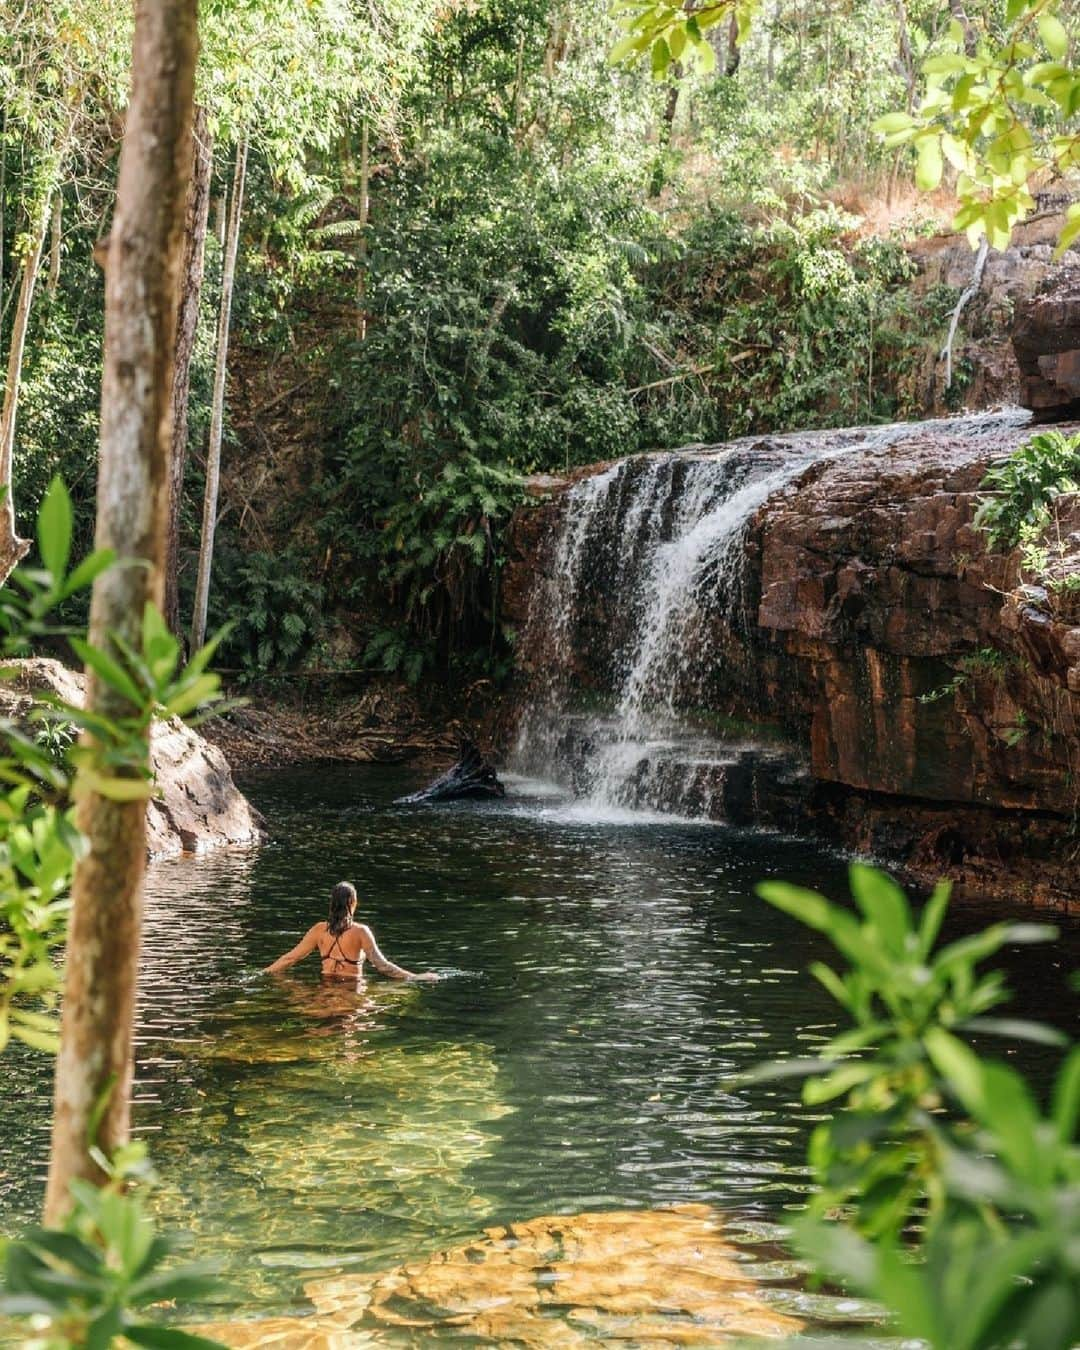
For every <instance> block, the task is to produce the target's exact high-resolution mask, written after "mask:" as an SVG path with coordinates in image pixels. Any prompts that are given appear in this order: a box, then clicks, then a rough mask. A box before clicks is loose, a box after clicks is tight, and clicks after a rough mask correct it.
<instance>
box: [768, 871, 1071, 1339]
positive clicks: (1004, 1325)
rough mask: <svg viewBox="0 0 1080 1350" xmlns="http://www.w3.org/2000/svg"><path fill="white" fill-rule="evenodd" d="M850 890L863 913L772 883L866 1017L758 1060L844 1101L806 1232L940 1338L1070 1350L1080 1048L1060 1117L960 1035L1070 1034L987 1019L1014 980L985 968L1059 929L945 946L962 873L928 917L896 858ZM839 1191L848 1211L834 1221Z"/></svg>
mask: <svg viewBox="0 0 1080 1350" xmlns="http://www.w3.org/2000/svg"><path fill="white" fill-rule="evenodd" d="M851 888H852V894H853V896H854V899H855V903H856V907H857V910H858V915H855V914H852V913H851V912H850V911H849V910H847V909H845V908H842V907H841V906H838V905H835V904H832V903H831V902H829V901H828V900H826V899H825V898H824V897H823V896H820V895H818V894H816V893H815V892H812V891H806V890H802V889H800V888H798V887H794V886H789V885H786V884H783V883H778V882H768V883H763V884H762V885H760V886H759V887H758V893H759V894H760V895H761V896H762V897H763V898H764V899H766V900H768V901H769V902H770V903H771V904H773V905H775V906H777V908H779V909H782V910H783V911H784V912H786V913H788V914H791V915H792V916H793V917H795V918H797V919H799V920H800V921H801V922H803V923H805V924H807V925H808V926H809V927H811V928H814V929H815V930H817V931H819V932H821V933H824V934H825V935H826V936H827V937H828V938H829V939H830V940H831V941H832V943H833V944H834V946H836V948H837V949H838V951H839V952H840V953H841V955H842V956H843V957H845V958H846V961H847V963H848V966H847V969H846V970H843V971H841V972H837V971H835V970H833V969H831V968H830V967H828V966H825V965H823V964H817V965H815V966H814V967H812V968H811V969H812V972H813V973H814V975H815V976H816V977H817V978H818V979H819V980H820V982H821V983H822V984H823V985H824V986H825V988H826V989H827V990H828V991H829V993H830V994H831V995H832V996H833V998H834V999H835V1000H836V1001H837V1003H838V1004H839V1005H840V1006H841V1007H842V1008H843V1010H844V1012H845V1013H846V1014H847V1015H848V1017H849V1018H850V1019H851V1022H852V1024H853V1025H852V1027H851V1029H850V1030H847V1031H843V1032H841V1033H840V1034H839V1035H838V1036H836V1037H834V1038H833V1039H832V1041H831V1042H830V1043H829V1044H828V1045H827V1046H826V1047H825V1050H824V1054H823V1056H822V1058H821V1059H820V1060H816V1061H809V1062H808V1061H796V1062H788V1063H785V1062H780V1063H778V1064H775V1065H771V1066H767V1067H766V1068H765V1069H763V1070H762V1071H759V1076H761V1077H776V1076H782V1075H785V1074H800V1075H805V1076H807V1082H806V1085H805V1087H804V1091H803V1097H804V1100H805V1101H806V1102H807V1103H808V1104H809V1105H813V1106H821V1105H823V1104H825V1103H828V1102H835V1101H839V1102H840V1103H841V1104H840V1107H839V1109H838V1110H837V1111H836V1114H835V1115H834V1116H833V1117H832V1118H831V1119H829V1120H827V1121H824V1122H823V1123H821V1124H819V1125H818V1126H817V1127H816V1129H815V1131H814V1134H813V1136H812V1139H811V1143H810V1153H809V1157H810V1162H811V1165H812V1167H813V1169H814V1173H815V1176H816V1179H817V1180H818V1182H819V1183H820V1186H821V1190H820V1192H819V1194H818V1195H817V1196H815V1198H814V1201H813V1203H812V1205H811V1212H810V1214H809V1215H808V1216H807V1217H806V1218H805V1219H803V1220H802V1221H800V1222H799V1223H798V1224H797V1225H796V1234H797V1239H798V1241H799V1244H800V1246H801V1248H802V1250H803V1251H804V1252H805V1253H806V1255H807V1256H808V1257H809V1259H810V1260H811V1261H812V1262H813V1263H814V1264H815V1265H816V1266H817V1267H818V1269H820V1270H821V1271H823V1272H826V1273H828V1274H829V1275H831V1276H834V1277H840V1278H843V1279H844V1280H847V1281H850V1282H851V1283H852V1284H853V1285H855V1286H856V1287H857V1288H858V1289H859V1290H860V1291H862V1292H864V1293H867V1294H869V1295H871V1296H873V1297H875V1298H878V1299H880V1300H881V1301H882V1302H883V1303H885V1304H886V1305H887V1306H888V1307H889V1308H890V1310H891V1311H892V1312H893V1314H894V1315H895V1317H896V1320H897V1322H898V1324H899V1327H900V1329H901V1331H902V1332H904V1333H905V1334H907V1335H911V1336H918V1337H921V1338H923V1339H925V1340H926V1342H927V1343H928V1344H929V1345H930V1346H931V1347H933V1348H934V1350H1004V1347H1006V1346H1010V1345H1024V1346H1028V1347H1035V1346H1038V1347H1039V1350H1069V1347H1071V1346H1072V1345H1073V1344H1074V1343H1075V1340H1076V1337H1077V1335H1078V1334H1080V1298H1078V1297H1077V1289H1078V1288H1080V1242H1078V1238H1080V1228H1078V1226H1077V1224H1078V1219H1080V1149H1078V1147H1077V1142H1076V1137H1077V1124H1078V1117H1080V1047H1074V1048H1073V1049H1072V1050H1071V1052H1070V1053H1069V1054H1068V1056H1067V1058H1066V1059H1065V1062H1064V1064H1063V1067H1062V1069H1061V1071H1060V1073H1059V1076H1058V1081H1057V1086H1056V1088H1055V1091H1054V1094H1053V1101H1052V1104H1051V1108H1050V1112H1049V1114H1048V1115H1044V1114H1043V1113H1042V1112H1041V1111H1040V1109H1039V1107H1038V1106H1037V1104H1036V1103H1035V1101H1034V1099H1033V1098H1032V1095H1031V1093H1030V1090H1029V1089H1028V1087H1027V1085H1026V1084H1025V1082H1024V1080H1023V1079H1022V1078H1021V1076H1020V1075H1019V1074H1018V1073H1016V1071H1015V1070H1014V1069H1012V1068H1011V1067H1009V1066H1008V1065H1006V1064H1004V1063H1001V1062H998V1061H995V1060H984V1059H982V1058H980V1057H979V1056H977V1055H976V1054H975V1053H974V1052H973V1051H972V1050H971V1049H970V1048H969V1047H968V1046H967V1045H966V1044H965V1042H964V1040H962V1039H961V1034H960V1033H969V1034H970V1033H979V1034H992V1035H1001V1036H1006V1037H1011V1038H1026V1039H1029V1040H1032V1041H1036V1042H1039V1043H1043V1044H1050V1045H1062V1044H1067V1042H1066V1041H1065V1038H1064V1037H1062V1036H1061V1035H1060V1034H1059V1033H1057V1032H1056V1031H1053V1030H1052V1029H1050V1028H1048V1027H1044V1026H1042V1025H1040V1024H1036V1023H1028V1022H1024V1021H1019V1020H1016V1019H1007V1018H998V1017H988V1016H987V1015H986V1014H987V1013H988V1012H989V1011H990V1010H992V1009H993V1008H994V1007H996V1006H997V1005H999V1004H1000V1003H1002V1002H1003V1001H1004V1000H1005V998H1006V997H1007V995H1006V991H1005V988H1004V981H1003V979H1002V977H1001V975H1000V974H999V973H998V972H990V973H988V974H980V973H979V971H978V966H979V965H980V964H981V963H982V962H983V961H985V960H986V959H988V958H989V957H991V956H992V955H993V954H994V953H995V952H997V951H998V950H1000V948H1001V947H1002V946H1004V945H1005V944H1007V943H1012V942H1042V941H1046V940H1048V939H1050V938H1052V937H1054V936H1055V935H1056V933H1055V930H1054V929H1053V928H1050V927H1048V926H1046V925H1042V924H1008V923H999V924H995V925H993V926H992V927H990V928H987V929H985V930H984V931H982V932H980V933H975V934H972V935H970V936H968V937H965V938H961V939H959V940H958V941H955V942H950V943H947V944H945V945H944V946H940V945H938V935H939V932H940V929H941V924H942V921H943V919H944V917H945V912H946V908H947V905H948V899H949V888H948V885H947V884H946V883H942V884H940V885H939V886H938V887H937V888H936V889H935V891H934V893H933V895H932V896H931V898H930V900H929V901H928V902H927V904H926V906H925V908H924V909H923V912H922V914H921V916H920V918H919V919H918V920H917V921H916V919H915V918H914V916H913V914H912V911H911V907H910V905H909V902H908V900H907V897H906V896H905V895H904V893H903V891H902V890H901V889H900V888H899V887H898V886H897V885H896V884H895V882H893V881H892V880H891V879H890V878H888V877H887V876H885V875H884V874H883V873H881V872H878V871H876V870H875V869H873V868H870V867H867V866H864V865H861V864H855V865H853V866H852V868H851ZM943 1108H947V1109H948V1114H946V1113H945V1112H944V1111H943ZM836 1205H840V1206H842V1208H841V1209H840V1210H839V1211H838V1213H839V1215H840V1218H839V1220H834V1221H832V1222H828V1223H826V1222H823V1220H822V1216H823V1215H824V1214H825V1213H826V1212H828V1211H830V1210H832V1209H833V1207H835V1206H836Z"/></svg>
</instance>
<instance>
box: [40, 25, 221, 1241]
mask: <svg viewBox="0 0 1080 1350" xmlns="http://www.w3.org/2000/svg"><path fill="white" fill-rule="evenodd" d="M197 27H198V21H197V0H138V3H137V4H136V7H135V37H134V47H133V53H132V94H131V102H130V105H129V108H128V114H127V128H126V131H125V135H124V143H123V149H122V151H121V156H120V172H119V180H118V184H117V193H116V211H115V215H114V217H113V225H112V231H111V234H110V239H109V247H108V255H107V263H106V269H105V360H104V373H103V377H102V386H101V454H100V459H99V464H98V494H97V503H98V505H97V534H96V543H97V546H98V547H99V548H113V549H115V550H116V552H117V554H118V556H119V558H120V559H121V561H122V562H126V563H127V565H126V566H118V567H112V568H110V569H109V570H108V571H106V572H104V573H103V574H102V575H101V576H100V577H98V579H97V581H96V582H95V583H94V591H93V598H92V601H91V606H90V637H91V641H93V642H94V643H95V644H96V645H98V646H107V645H108V644H109V643H110V640H111V638H110V635H111V634H112V633H119V634H122V635H123V636H124V637H125V638H126V639H127V640H128V641H129V642H131V643H132V644H134V645H135V646H136V647H138V646H140V645H141V644H140V639H139V630H140V624H141V620H142V614H143V609H144V606H145V605H146V603H147V602H148V601H152V602H154V603H155V604H160V602H161V594H162V564H163V561H164V554H165V525H166V513H167V509H168V485H169V454H170V444H171V438H172V417H171V415H170V414H171V400H172V381H173V356H174V346H175V342H176V308H177V297H178V287H179V272H180V257H181V252H182V246H183V227H184V208H185V199H186V194H187V183H188V176H189V174H190V170H191V142H190V135H191V114H192V103H193V97H194V76H195V55H196V50H197V46H198V37H197ZM87 706H88V707H90V708H92V709H94V710H95V711H96V712H99V713H103V714H105V715H107V716H110V717H114V718H115V717H117V716H123V715H124V714H125V713H129V712H130V711H131V709H130V705H129V704H127V702H126V701H125V700H124V699H123V698H122V696H120V695H118V694H117V693H116V692H115V691H113V690H111V689H109V688H108V687H106V686H104V685H103V684H102V683H101V682H100V681H98V680H97V679H96V678H95V677H94V676H93V675H92V674H91V676H90V678H89V682H88V688H87ZM77 821H78V825H79V828H80V829H81V830H82V831H83V833H84V834H85V835H86V838H87V840H88V845H89V848H88V852H87V856H86V857H85V858H84V859H83V860H82V861H81V862H80V863H79V864H78V866H77V867H76V870H75V881H74V886H73V894H72V900H73V906H72V915H71V927H70V932H69V936H68V946H67V970H66V976H65V983H64V1002H63V1015H62V1021H61V1029H60V1053H59V1055H58V1057H57V1061H56V1086H55V1103H54V1115H53V1130H52V1150H51V1154H50V1159H49V1181H48V1188H47V1192H46V1198H45V1220H46V1222H47V1223H50V1224H56V1223H59V1222H61V1221H62V1219H63V1217H64V1215H65V1213H66V1211H67V1210H68V1208H69V1206H70V1198H69V1185H70V1183H71V1181H72V1180H73V1179H74V1178H76V1177H85V1178H88V1179H90V1180H93V1181H98V1180H101V1174H100V1172H99V1169H98V1167H97V1165H96V1164H95V1163H94V1161H93V1159H92V1158H91V1156H90V1153H89V1145H90V1144H91V1143H93V1142H96V1143H97V1144H98V1146H99V1147H100V1148H101V1149H102V1150H103V1151H104V1152H106V1153H108V1152H110V1151H112V1150H113V1149H115V1148H117V1147H118V1146H119V1145H121V1144H123V1143H124V1142H126V1140H127V1138H128V1132H129V1118H130V1091H131V1078H132V1040H133V1032H132V1022H133V1015H134V1004H135V976H136V970H137V966H138V959H139V943H140V938H141V929H142V876H143V871H144V869H145V858H146V804H145V802H144V801H136V802H116V801H112V800H110V799H108V798H105V797H102V796H100V795H99V794H97V793H96V792H90V793H88V794H87V795H86V796H84V797H82V798H81V800H80V802H79V806H78V814H77ZM102 1104H103V1110H102V1113H101V1117H100V1123H99V1125H98V1128H97V1131H96V1139H95V1140H90V1139H88V1135H89V1134H90V1132H91V1128H92V1122H93V1120H94V1113H95V1109H96V1108H98V1107H99V1106H100V1105H102Z"/></svg>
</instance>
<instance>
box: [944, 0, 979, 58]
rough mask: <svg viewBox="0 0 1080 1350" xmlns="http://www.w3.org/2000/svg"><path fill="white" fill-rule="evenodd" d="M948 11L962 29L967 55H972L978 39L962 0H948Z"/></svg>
mask: <svg viewBox="0 0 1080 1350" xmlns="http://www.w3.org/2000/svg"><path fill="white" fill-rule="evenodd" d="M949 13H950V14H951V15H952V16H953V18H954V19H955V20H956V22H957V23H958V24H959V25H960V27H961V28H962V29H963V32H964V51H965V53H966V54H967V55H968V56H974V55H975V50H976V48H977V47H978V45H979V39H978V35H977V34H976V32H975V29H974V28H973V27H972V26H971V20H970V19H969V18H968V16H967V10H965V9H964V0H949Z"/></svg>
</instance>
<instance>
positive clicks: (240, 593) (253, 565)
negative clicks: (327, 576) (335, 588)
mask: <svg viewBox="0 0 1080 1350" xmlns="http://www.w3.org/2000/svg"><path fill="white" fill-rule="evenodd" d="M220 563H221V567H220V579H219V585H218V592H219V597H220V598H219V599H218V602H217V604H216V606H215V610H214V615H215V619H216V620H217V621H219V622H220V624H221V625H222V626H223V627H224V630H225V632H224V637H223V638H222V643H221V648H220V650H221V655H222V657H223V658H224V660H225V661H237V662H238V663H239V665H240V669H241V671H242V673H243V677H244V678H245V679H254V678H257V677H258V676H260V675H264V674H266V673H267V672H268V671H270V670H287V669H289V668H290V667H291V666H295V665H297V664H298V663H299V662H300V661H301V660H302V659H303V657H304V656H305V655H306V654H307V653H308V651H310V649H311V647H312V645H313V644H314V643H315V642H316V641H317V640H318V638H319V635H320V633H321V631H322V602H323V589H322V587H321V586H320V585H319V584H318V583H316V582H314V581H311V580H309V579H308V578H307V577H306V576H305V575H304V567H305V559H304V558H303V557H301V556H300V555H299V554H298V553H296V552H295V551H292V550H290V551H286V552H284V553H267V552H265V551H262V550H255V551H253V552H250V553H232V554H230V553H226V554H225V555H224V556H223V557H222V558H221V560H220Z"/></svg>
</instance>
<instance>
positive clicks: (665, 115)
mask: <svg viewBox="0 0 1080 1350" xmlns="http://www.w3.org/2000/svg"><path fill="white" fill-rule="evenodd" d="M672 71H673V74H674V76H675V78H674V79H673V80H672V81H671V83H670V84H669V85H668V91H667V97H666V98H665V99H664V111H663V112H662V113H661V115H660V128H659V132H658V134H657V137H656V143H657V154H656V160H655V162H654V164H653V171H652V176H651V178H650V180H649V196H650V197H659V196H660V194H661V192H663V190H664V183H665V182H666V181H667V163H666V157H667V152H668V151H669V150H670V149H671V142H672V140H673V139H674V136H675V114H676V112H678V109H679V87H680V86H679V77H680V76H681V75H682V68H681V66H680V65H679V63H678V61H676V62H675V64H674V66H673V67H672Z"/></svg>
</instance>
